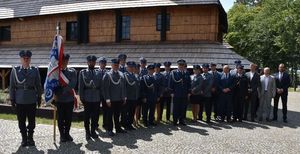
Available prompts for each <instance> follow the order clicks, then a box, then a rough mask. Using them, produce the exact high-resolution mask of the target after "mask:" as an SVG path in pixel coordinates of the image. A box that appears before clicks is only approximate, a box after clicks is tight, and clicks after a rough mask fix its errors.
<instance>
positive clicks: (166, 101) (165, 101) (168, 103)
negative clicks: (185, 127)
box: [160, 97, 172, 120]
mask: <svg viewBox="0 0 300 154" xmlns="http://www.w3.org/2000/svg"><path fill="white" fill-rule="evenodd" d="M171 99H172V98H171V97H162V98H161V101H160V109H161V112H160V117H161V118H162V115H163V111H164V106H165V104H166V107H167V108H166V112H167V113H166V119H167V120H170V115H171V111H170V110H171Z"/></svg>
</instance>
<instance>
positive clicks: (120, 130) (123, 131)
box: [116, 128, 127, 133]
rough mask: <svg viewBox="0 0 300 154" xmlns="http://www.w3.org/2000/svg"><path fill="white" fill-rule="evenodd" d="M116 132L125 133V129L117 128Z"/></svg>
mask: <svg viewBox="0 0 300 154" xmlns="http://www.w3.org/2000/svg"><path fill="white" fill-rule="evenodd" d="M116 133H127V132H126V131H125V130H123V129H122V128H119V129H117V130H116Z"/></svg>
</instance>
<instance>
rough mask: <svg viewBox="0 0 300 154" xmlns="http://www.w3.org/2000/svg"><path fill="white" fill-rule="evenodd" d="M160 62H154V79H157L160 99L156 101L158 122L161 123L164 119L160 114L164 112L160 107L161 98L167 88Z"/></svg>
mask: <svg viewBox="0 0 300 154" xmlns="http://www.w3.org/2000/svg"><path fill="white" fill-rule="evenodd" d="M160 66H161V64H160V63H154V74H153V75H154V79H155V84H156V85H157V88H158V89H157V90H158V91H157V92H158V93H157V95H158V96H157V98H158V101H157V102H156V116H157V123H160V121H161V120H162V117H161V116H160V115H161V113H162V109H161V108H160V100H161V98H162V97H163V90H164V89H165V85H164V76H163V74H162V73H160Z"/></svg>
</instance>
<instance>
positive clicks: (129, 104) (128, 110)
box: [121, 100, 137, 127]
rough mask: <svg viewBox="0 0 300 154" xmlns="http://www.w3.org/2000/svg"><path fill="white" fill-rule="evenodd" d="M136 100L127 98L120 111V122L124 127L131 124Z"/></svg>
mask: <svg viewBox="0 0 300 154" xmlns="http://www.w3.org/2000/svg"><path fill="white" fill-rule="evenodd" d="M136 104H137V100H127V101H126V104H125V106H124V110H125V111H124V113H122V114H123V115H122V117H121V123H122V125H123V126H124V127H128V126H132V124H133V120H134V113H135V107H136Z"/></svg>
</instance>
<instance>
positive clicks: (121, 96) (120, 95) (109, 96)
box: [103, 70, 126, 102]
mask: <svg viewBox="0 0 300 154" xmlns="http://www.w3.org/2000/svg"><path fill="white" fill-rule="evenodd" d="M125 84H126V83H125V78H124V74H123V73H122V72H120V71H117V72H114V71H113V70H110V71H108V72H106V73H105V75H104V77H103V96H104V99H105V100H107V101H108V100H110V101H111V102H116V101H123V100H125V97H126V87H125Z"/></svg>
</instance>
